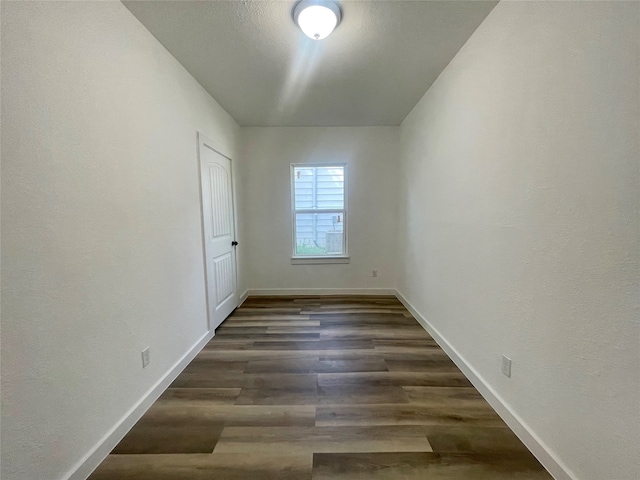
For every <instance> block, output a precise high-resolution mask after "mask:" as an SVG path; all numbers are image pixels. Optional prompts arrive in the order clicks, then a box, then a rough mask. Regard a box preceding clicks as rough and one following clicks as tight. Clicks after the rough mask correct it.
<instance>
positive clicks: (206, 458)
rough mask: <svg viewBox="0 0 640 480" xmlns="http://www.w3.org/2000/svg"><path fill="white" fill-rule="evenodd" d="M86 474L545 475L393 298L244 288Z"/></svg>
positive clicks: (156, 478)
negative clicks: (269, 293)
mask: <svg viewBox="0 0 640 480" xmlns="http://www.w3.org/2000/svg"><path fill="white" fill-rule="evenodd" d="M90 479H91V480H118V479H127V480H169V479H189V480H203V479H208V480H209V479H220V480H239V479H251V480H270V479H277V480H289V479H291V480H294V479H295V480H304V479H313V480H325V479H326V480H329V479H332V480H333V479H350V480H351V479H353V480H356V479H363V480H365V479H366V480H382V479H389V480H392V479H393V480H396V479H421V480H424V479H460V480H467V479H469V480H485V479H486V480H501V479H509V480H512V479H516V480H541V479H545V480H547V479H551V476H549V474H548V473H546V471H545V470H544V468H543V467H542V466H541V465H540V464H539V463H538V461H537V460H536V459H535V458H534V457H533V455H531V453H529V451H528V450H527V449H526V448H525V446H524V445H523V444H522V443H521V442H520V441H519V440H518V438H517V437H516V436H515V435H514V434H513V433H512V432H511V430H510V429H509V428H508V427H507V426H506V425H505V423H504V422H503V421H502V420H501V419H500V417H499V416H498V415H497V414H496V413H495V412H494V411H493V409H492V408H491V407H490V406H489V404H488V403H487V402H486V401H485V400H484V399H483V398H482V397H481V396H480V394H479V393H478V392H477V391H476V389H475V388H474V387H473V386H472V385H471V384H470V383H469V381H468V380H467V379H466V378H465V376H464V375H463V374H462V373H461V372H460V370H458V368H457V367H456V366H455V364H454V363H453V362H452V361H451V360H450V359H449V358H448V357H447V355H446V354H445V353H444V352H443V351H442V349H440V347H438V345H437V344H436V343H435V341H434V340H433V339H432V338H431V337H430V336H429V335H428V334H427V333H426V332H425V331H424V329H423V328H422V327H421V326H420V325H419V324H418V322H417V321H416V320H415V319H414V318H413V317H412V316H411V315H410V314H409V312H407V310H406V309H405V308H404V307H403V306H402V304H400V303H399V302H398V300H397V299H395V298H394V297H362V296H360V297H352V296H350V297H251V298H249V299H248V300H247V301H246V302H245V303H244V304H243V305H242V307H241V308H239V309H237V310H236V311H235V312H234V313H233V315H232V316H231V317H229V318H228V319H227V320H226V321H225V322H224V323H223V324H222V325H221V326H220V328H219V329H218V330H217V331H216V336H215V338H214V339H213V340H212V341H211V342H209V344H208V345H207V346H206V347H205V348H204V349H203V350H202V352H200V353H199V354H198V356H197V357H196V358H195V359H194V360H193V361H192V362H191V363H190V364H189V365H188V366H187V368H186V369H185V370H184V372H182V373H181V374H180V375H179V376H178V378H177V379H176V380H175V381H174V382H173V384H172V385H171V386H170V387H169V388H168V389H167V390H166V392H164V394H163V395H162V396H161V397H160V398H159V399H158V401H156V403H155V404H154V405H153V406H152V407H151V408H150V409H149V411H148V412H147V413H146V414H145V415H144V416H143V417H142V419H141V420H140V421H139V422H138V423H137V424H136V425H135V426H134V427H133V429H132V430H131V431H130V432H129V433H128V434H127V435H126V436H125V438H124V439H123V440H122V441H121V442H120V443H119V444H118V446H117V447H116V448H115V449H114V450H113V452H111V455H109V456H108V457H107V459H106V460H105V461H104V462H103V463H102V464H101V465H100V466H99V467H98V469H97V470H96V471H95V472H94V473H93V475H91V477H90Z"/></svg>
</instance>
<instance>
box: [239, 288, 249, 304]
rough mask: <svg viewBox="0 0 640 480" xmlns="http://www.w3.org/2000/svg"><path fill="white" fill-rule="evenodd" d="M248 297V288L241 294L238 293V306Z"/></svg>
mask: <svg viewBox="0 0 640 480" xmlns="http://www.w3.org/2000/svg"><path fill="white" fill-rule="evenodd" d="M248 297H249V290H245V291H244V293H243V294H242V295H240V299H239V300H238V308H240V307H241V306H242V304H243V303H244V302H245V300H246V299H247V298H248Z"/></svg>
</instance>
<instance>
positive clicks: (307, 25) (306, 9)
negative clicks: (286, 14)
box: [293, 0, 342, 40]
mask: <svg viewBox="0 0 640 480" xmlns="http://www.w3.org/2000/svg"><path fill="white" fill-rule="evenodd" d="M293 19H294V21H295V22H296V24H297V25H298V26H299V27H300V29H301V30H302V31H303V32H304V34H305V35H306V36H307V37H309V38H312V39H313V40H322V39H323V38H327V37H328V36H329V34H331V32H333V29H334V28H336V27H337V26H338V24H339V23H340V20H342V11H341V10H340V6H339V5H338V4H337V3H336V2H332V1H328V0H326V1H325V0H302V1H301V2H299V3H297V4H296V6H295V7H294V9H293Z"/></svg>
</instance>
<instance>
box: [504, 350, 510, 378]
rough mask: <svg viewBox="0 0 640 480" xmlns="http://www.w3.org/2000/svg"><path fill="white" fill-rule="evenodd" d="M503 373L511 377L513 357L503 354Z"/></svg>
mask: <svg viewBox="0 0 640 480" xmlns="http://www.w3.org/2000/svg"><path fill="white" fill-rule="evenodd" d="M502 373H503V374H504V375H505V376H507V377H509V378H511V359H510V358H509V357H507V356H506V355H502Z"/></svg>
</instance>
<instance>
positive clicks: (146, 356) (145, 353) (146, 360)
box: [142, 347, 151, 368]
mask: <svg viewBox="0 0 640 480" xmlns="http://www.w3.org/2000/svg"><path fill="white" fill-rule="evenodd" d="M150 361H151V358H150V357H149V347H147V348H145V349H144V350H142V368H145V367H146V366H147V365H149V362H150Z"/></svg>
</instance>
